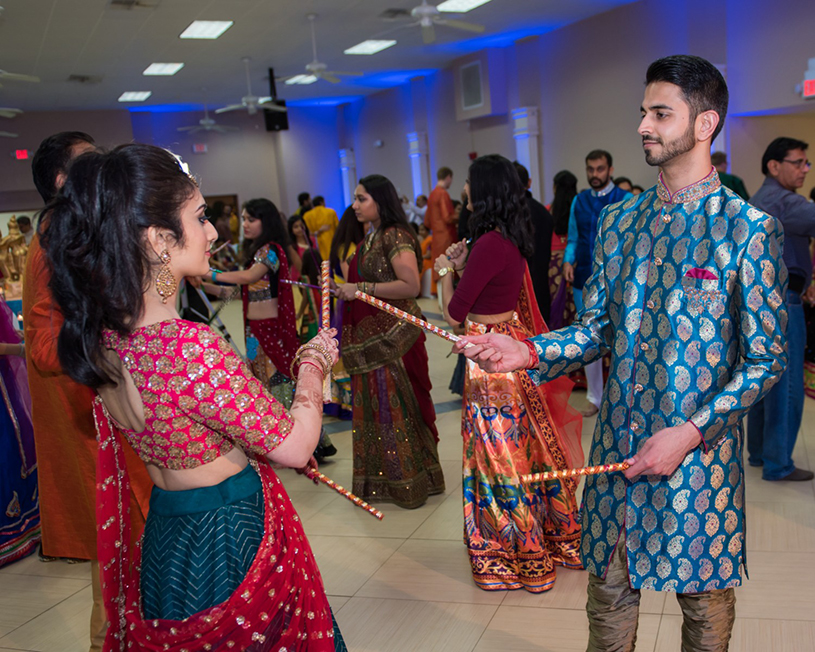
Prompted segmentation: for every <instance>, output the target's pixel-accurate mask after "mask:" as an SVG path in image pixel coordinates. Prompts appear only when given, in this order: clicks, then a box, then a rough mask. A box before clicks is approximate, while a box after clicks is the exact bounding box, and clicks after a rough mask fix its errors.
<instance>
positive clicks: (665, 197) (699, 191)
mask: <svg viewBox="0 0 815 652" xmlns="http://www.w3.org/2000/svg"><path fill="white" fill-rule="evenodd" d="M721 187H722V182H721V180H720V179H719V173H718V172H716V168H714V167H713V166H710V172H709V173H708V175H707V176H706V177H705V178H704V179H700V180H699V181H696V182H695V183H692V184H690V185H689V186H685V187H684V188H682V189H680V190H677V191H676V192H675V193H674V194H673V195H672V194H671V191H670V190H668V187H667V186H666V185H665V181H664V179H663V178H662V172H660V173H659V181H658V182H657V195H658V196H659V198H660V199H661V200H662V201H664V202H665V203H666V204H686V203H687V202H689V201H697V200H699V199H701V198H702V197H705V196H707V195H709V194H710V193H712V192H715V191H716V190H718V189H719V188H721Z"/></svg>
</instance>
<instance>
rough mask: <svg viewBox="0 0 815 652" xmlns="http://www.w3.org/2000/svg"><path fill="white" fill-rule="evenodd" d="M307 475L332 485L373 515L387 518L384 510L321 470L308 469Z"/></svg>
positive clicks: (380, 518) (342, 494) (338, 491)
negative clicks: (353, 492)
mask: <svg viewBox="0 0 815 652" xmlns="http://www.w3.org/2000/svg"><path fill="white" fill-rule="evenodd" d="M306 476H307V477H309V478H311V479H312V480H318V481H319V482H322V483H323V484H324V485H327V486H329V487H331V488H332V489H333V490H334V491H336V492H337V493H338V494H340V495H341V496H345V497H346V498H347V499H348V500H350V501H351V502H352V503H354V505H356V506H357V507H362V509H364V510H365V511H366V512H368V513H369V514H370V515H371V516H375V517H376V518H378V519H379V520H380V521H381V520H382V519H383V518H385V515H384V514H383V513H382V512H380V511H379V510H378V509H376V508H375V507H372V506H371V505H369V504H368V503H366V502H365V501H364V500H362V498H360V497H359V496H355V495H354V494H352V493H351V492H350V491H348V489H344V488H343V487H341V486H340V485H338V484H337V483H336V482H334V481H333V480H332V479H331V478H329V477H327V476H324V475H323V474H322V473H320V472H319V471H315V470H314V469H308V470H307V471H306Z"/></svg>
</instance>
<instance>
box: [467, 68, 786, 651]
mask: <svg viewBox="0 0 815 652" xmlns="http://www.w3.org/2000/svg"><path fill="white" fill-rule="evenodd" d="M727 100H728V94H727V86H726V84H725V82H724V79H723V78H722V76H721V74H720V73H719V71H718V70H717V69H716V68H715V67H714V66H712V65H711V64H710V63H709V62H707V61H705V60H704V59H700V58H699V57H692V56H684V55H683V56H673V57H666V58H664V59H660V60H658V61H656V62H654V63H653V64H652V65H651V66H650V67H649V69H648V73H647V75H646V88H645V98H644V102H643V104H642V107H641V111H642V122H641V124H640V127H639V133H640V135H641V136H642V141H643V148H644V150H645V158H646V162H648V163H649V164H650V165H654V166H658V167H659V168H660V175H659V181H658V183H657V185H656V186H655V187H653V188H651V189H650V190H647V191H646V192H644V193H642V194H640V195H638V196H636V197H633V198H631V199H627V200H625V201H623V202H620V203H618V204H613V205H611V206H608V207H607V208H606V209H604V210H603V212H602V213H601V214H600V218H599V226H598V235H597V241H596V243H595V249H594V267H593V271H592V276H591V278H590V279H589V280H588V282H587V283H586V286H585V289H584V302H585V309H584V310H583V312H582V313H580V315H579V316H578V320H577V321H576V322H575V323H574V324H572V325H571V326H569V327H566V328H563V329H560V330H558V331H554V332H551V333H547V334H545V335H540V336H537V337H533V338H531V339H530V340H527V341H526V342H517V341H515V340H512V339H510V338H506V337H505V336H501V335H495V334H488V335H484V336H480V337H468V338H464V340H463V341H462V342H461V343H459V344H457V345H456V350H457V351H460V352H462V353H464V354H465V355H466V356H467V357H469V358H472V359H474V360H476V361H477V362H478V363H479V364H480V365H481V366H482V367H484V368H485V369H486V370H487V371H491V372H498V371H501V372H505V371H510V370H514V369H520V368H527V369H530V375H531V376H532V378H533V379H534V380H535V381H536V382H539V383H542V382H546V381H547V380H551V379H552V378H555V377H556V376H559V375H561V374H564V373H569V372H571V371H573V370H575V369H577V368H578V367H580V366H582V365H585V364H588V363H590V362H592V361H593V360H596V359H598V358H599V357H600V356H602V355H603V354H605V353H606V352H608V351H610V352H611V356H612V358H611V373H610V376H609V380H608V383H607V385H606V388H605V392H604V394H603V400H602V405H601V409H600V415H599V418H598V420H597V427H596V429H595V432H594V440H593V443H592V447H591V452H590V454H589V460H588V463H589V464H591V465H597V464H610V463H614V462H622V461H626V462H628V463H629V464H630V467H629V468H628V469H627V470H626V471H625V473H624V474H623V473H611V474H601V475H596V476H590V477H587V479H586V487H585V491H584V497H583V508H582V512H583V513H582V517H583V520H582V523H583V532H582V541H581V545H582V554H583V562H584V564H585V567H586V569H587V570H588V571H589V573H590V575H589V589H588V593H589V598H588V604H587V609H588V615H589V624H590V634H589V650H608V651H611V650H615V651H618V650H619V651H626V650H632V649H633V648H634V643H635V640H636V627H637V616H638V608H639V597H640V596H639V590H640V589H641V588H648V589H655V590H658V591H673V592H676V593H677V598H678V600H679V603H680V606H681V608H682V612H683V614H684V626H683V628H682V649H683V650H693V651H694V652H700V651H708V650H726V649H727V646H728V642H729V639H730V632H731V629H732V626H733V620H734V618H735V596H734V593H733V587H736V586H739V585H740V584H741V573H742V566H743V565H744V562H745V556H744V474H743V466H742V444H743V439H744V436H743V430H742V426H741V420H742V417H743V416H744V415H745V414H746V412H747V410H748V409H749V408H750V406H751V405H753V404H754V403H755V402H756V401H757V400H759V399H760V398H761V397H762V396H763V395H764V394H765V393H766V392H767V390H769V389H770V387H771V386H772V385H773V384H774V383H775V382H776V380H777V378H778V377H779V375H780V374H781V372H782V370H783V368H784V366H785V365H786V361H787V356H786V341H785V331H786V324H787V310H786V305H785V303H784V299H783V297H784V296H785V292H784V289H785V287H786V283H787V270H786V268H785V267H784V263H783V261H782V258H781V250H782V245H783V233H782V229H781V226H780V224H779V223H778V222H777V221H776V220H775V218H773V217H770V216H768V215H766V214H765V213H762V212H761V211H759V210H758V209H756V208H753V207H752V206H750V205H749V204H747V203H746V202H745V201H744V200H742V199H741V198H740V197H739V196H737V195H736V194H735V193H733V192H732V191H730V190H729V189H727V188H725V187H723V186H722V185H721V183H720V181H719V177H718V175H717V174H716V171H715V170H714V169H713V167H712V165H711V162H710V143H711V142H712V141H713V139H714V138H715V137H716V135H717V134H718V133H719V131H720V130H721V128H722V126H723V123H724V118H725V114H726V112H727ZM467 342H470V343H472V344H474V345H475V346H472V347H470V348H468V349H464V345H465V344H466V343H467Z"/></svg>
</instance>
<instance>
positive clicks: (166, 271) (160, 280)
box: [156, 249, 178, 303]
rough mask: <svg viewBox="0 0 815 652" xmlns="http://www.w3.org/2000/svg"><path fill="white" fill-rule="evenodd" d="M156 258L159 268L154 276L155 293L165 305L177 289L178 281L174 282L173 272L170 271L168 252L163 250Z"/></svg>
mask: <svg viewBox="0 0 815 652" xmlns="http://www.w3.org/2000/svg"><path fill="white" fill-rule="evenodd" d="M158 257H159V260H160V261H161V267H160V268H159V270H158V275H157V276H156V292H158V294H159V296H160V297H161V302H162V303H167V299H169V298H170V297H171V296H173V295H174V294H175V291H176V290H177V289H178V281H176V280H175V276H174V275H173V271H172V270H171V269H170V252H169V251H167V250H166V249H164V250H163V251H162V252H161V253H160V254H159V255H158Z"/></svg>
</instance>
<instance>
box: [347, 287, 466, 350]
mask: <svg viewBox="0 0 815 652" xmlns="http://www.w3.org/2000/svg"><path fill="white" fill-rule="evenodd" d="M355 296H356V298H357V299H359V300H360V301H364V302H365V303H367V304H370V305H372V306H373V307H374V308H379V309H380V310H384V311H385V312H387V313H390V314H391V315H394V316H395V317H399V318H400V319H404V320H405V321H407V322H409V323H411V324H413V325H414V326H418V327H419V328H421V329H422V330H425V331H427V332H428V333H433V335H438V336H439V337H443V338H444V339H445V340H447V341H448V342H458V341H459V340H460V339H461V338H459V337H457V336H456V335H453V334H452V333H448V332H447V331H446V330H444V329H443V328H439V327H438V326H434V325H433V324H431V323H429V322H426V321H425V320H424V319H419V318H418V317H416V316H415V315H411V314H410V313H409V312H405V311H404V310H399V308H396V307H395V306H392V305H391V304H389V303H385V302H384V301H382V300H381V299H377V298H376V297H372V296H371V295H370V294H365V293H364V292H360V291H359V290H357V291H356V294H355Z"/></svg>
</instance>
